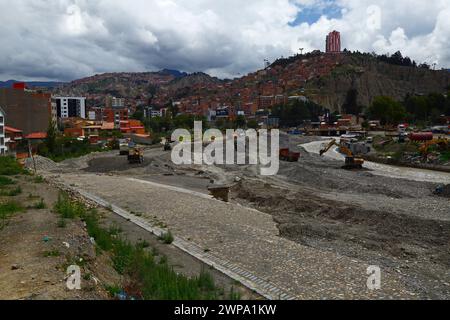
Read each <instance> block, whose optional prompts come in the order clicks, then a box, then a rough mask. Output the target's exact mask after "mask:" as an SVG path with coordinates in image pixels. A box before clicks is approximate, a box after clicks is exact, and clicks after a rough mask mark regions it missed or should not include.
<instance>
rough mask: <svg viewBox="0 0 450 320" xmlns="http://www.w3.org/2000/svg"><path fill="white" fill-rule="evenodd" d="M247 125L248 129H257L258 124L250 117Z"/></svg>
mask: <svg viewBox="0 0 450 320" xmlns="http://www.w3.org/2000/svg"><path fill="white" fill-rule="evenodd" d="M247 127H248V128H249V129H258V128H259V125H258V122H257V121H256V120H255V119H252V120H249V121H248V122H247Z"/></svg>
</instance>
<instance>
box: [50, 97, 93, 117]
mask: <svg viewBox="0 0 450 320" xmlns="http://www.w3.org/2000/svg"><path fill="white" fill-rule="evenodd" d="M54 99H55V100H56V114H57V117H58V119H66V118H82V119H86V98H84V97H55V98H54Z"/></svg>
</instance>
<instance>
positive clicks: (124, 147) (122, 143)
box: [119, 139, 130, 156]
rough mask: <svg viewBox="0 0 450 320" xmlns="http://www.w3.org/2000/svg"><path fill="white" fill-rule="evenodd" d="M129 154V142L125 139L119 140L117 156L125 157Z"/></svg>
mask: <svg viewBox="0 0 450 320" xmlns="http://www.w3.org/2000/svg"><path fill="white" fill-rule="evenodd" d="M129 152H130V147H129V141H128V140H127V139H120V140H119V154H120V155H121V156H127V155H128V153H129Z"/></svg>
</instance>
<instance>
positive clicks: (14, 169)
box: [0, 157, 26, 176]
mask: <svg viewBox="0 0 450 320" xmlns="http://www.w3.org/2000/svg"><path fill="white" fill-rule="evenodd" d="M25 173H26V171H25V170H24V169H23V168H22V167H21V166H20V165H19V163H18V162H17V161H16V159H14V158H13V157H0V175H3V176H15V175H18V174H25Z"/></svg>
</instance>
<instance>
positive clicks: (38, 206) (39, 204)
mask: <svg viewBox="0 0 450 320" xmlns="http://www.w3.org/2000/svg"><path fill="white" fill-rule="evenodd" d="M32 208H33V209H37V210H43V209H46V208H47V205H46V204H45V202H44V199H41V200H40V201H39V202H37V203H35V204H34V205H33V206H32Z"/></svg>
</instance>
